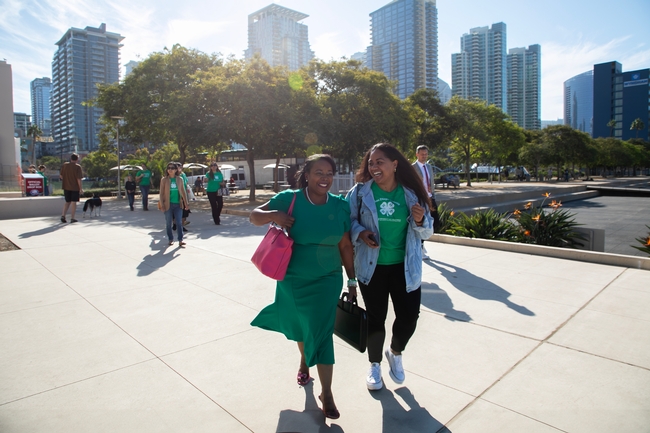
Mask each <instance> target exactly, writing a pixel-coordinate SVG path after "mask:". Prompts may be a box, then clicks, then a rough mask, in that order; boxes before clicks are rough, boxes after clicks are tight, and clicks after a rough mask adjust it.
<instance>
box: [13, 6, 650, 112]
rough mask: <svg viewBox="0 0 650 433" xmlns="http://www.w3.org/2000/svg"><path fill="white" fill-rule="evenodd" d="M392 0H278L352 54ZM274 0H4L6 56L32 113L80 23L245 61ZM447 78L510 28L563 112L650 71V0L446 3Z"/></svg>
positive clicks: (327, 44) (152, 46) (125, 54)
mask: <svg viewBox="0 0 650 433" xmlns="http://www.w3.org/2000/svg"><path fill="white" fill-rule="evenodd" d="M388 2H389V1H388V0H327V1H323V0H319V1H315V0H302V1H299V0H276V1H275V3H277V4H280V5H282V6H285V7H288V8H291V9H295V10H297V11H300V12H303V13H306V14H308V15H309V17H308V18H306V19H305V20H303V23H304V24H306V25H307V26H308V27H309V40H310V43H311V47H312V50H313V51H315V53H316V56H317V57H319V58H321V59H324V60H330V59H338V58H340V57H341V56H347V57H349V56H350V55H351V54H353V53H355V52H357V51H363V50H365V48H366V47H367V46H368V44H369V43H370V17H369V13H370V12H372V11H375V10H377V9H379V8H380V7H382V6H384V5H386V4H387V3H388ZM270 3H271V1H269V0H241V1H234V2H233V1H232V0H195V1H185V2H182V1H178V0H173V1H170V0H129V1H126V0H111V1H104V0H66V1H61V0H0V59H3V58H4V59H6V60H7V62H8V63H9V64H11V65H12V70H13V85H14V111H16V112H26V113H31V106H30V102H29V82H30V81H31V80H33V79H34V78H37V77H51V74H52V72H51V62H52V56H53V54H54V52H55V48H56V46H55V45H54V44H55V43H56V42H57V41H58V40H59V39H60V38H61V36H63V34H64V33H65V32H66V30H67V29H69V28H70V27H77V28H84V27H86V26H92V27H98V26H99V25H100V24H101V23H106V26H107V30H108V31H110V32H115V33H120V34H121V35H122V36H124V37H125V39H124V41H123V44H124V46H123V47H122V49H121V60H122V64H125V63H127V62H128V61H129V60H138V58H139V59H143V58H146V57H147V56H148V55H149V54H150V53H152V52H155V51H160V50H162V49H163V48H164V47H165V46H168V47H171V46H172V45H173V44H175V43H180V44H182V45H185V46H187V47H191V48H196V49H198V50H201V51H204V52H207V53H215V52H220V53H222V54H224V55H229V54H234V55H235V56H236V57H242V56H243V51H244V50H245V49H246V47H247V19H248V14H250V13H252V12H255V11H257V10H259V9H261V8H263V7H265V6H267V5H269V4H270ZM437 7H438V38H439V41H438V51H439V52H438V58H439V60H438V61H439V75H440V78H442V79H443V80H445V81H447V82H448V83H449V84H451V54H452V53H455V52H458V51H459V50H460V37H461V36H462V34H463V33H467V32H468V31H469V29H470V28H473V27H482V26H489V25H492V24H493V23H496V22H500V21H502V22H504V23H506V25H507V42H508V49H510V48H515V47H523V46H529V45H532V44H540V45H541V47H542V119H543V120H554V119H557V118H562V117H563V111H562V110H563V108H562V107H563V105H562V98H563V95H562V93H563V91H562V83H563V82H564V81H565V80H566V79H568V78H571V77H572V76H574V75H577V74H579V73H582V72H585V71H587V70H589V69H591V68H592V67H593V65H594V64H595V63H603V62H608V61H612V60H617V61H618V62H620V63H622V64H623V70H624V71H629V70H634V69H643V68H649V67H650V25H649V23H650V1H648V0H618V1H616V2H611V1H605V0H592V1H586V0H580V1H575V0H563V1H560V0H546V1H539V0H537V1H531V0H518V1H517V0H491V1H489V2H488V1H484V0H438V2H437Z"/></svg>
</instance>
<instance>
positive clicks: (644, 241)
mask: <svg viewBox="0 0 650 433" xmlns="http://www.w3.org/2000/svg"><path fill="white" fill-rule="evenodd" d="M646 227H647V228H648V230H650V226H646ZM636 240H637V242H639V243H640V244H641V246H640V247H638V246H636V245H632V248H636V249H637V250H639V251H643V252H644V253H647V254H648V255H650V231H649V232H648V236H646V237H644V238H636Z"/></svg>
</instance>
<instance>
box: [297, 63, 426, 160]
mask: <svg viewBox="0 0 650 433" xmlns="http://www.w3.org/2000/svg"><path fill="white" fill-rule="evenodd" d="M308 73H309V76H310V80H309V81H308V84H309V85H310V86H312V88H313V91H314V94H315V95H316V98H317V100H318V102H319V104H320V106H321V107H322V113H323V114H322V123H321V125H320V128H319V129H320V131H319V134H318V135H319V140H318V141H319V142H320V143H323V144H324V145H323V148H324V151H326V152H329V153H331V154H332V155H333V156H334V157H337V158H339V159H341V160H342V161H345V162H347V164H348V165H349V166H350V167H352V166H354V165H356V162H357V161H358V159H359V158H360V157H361V156H362V155H363V154H364V153H365V152H366V151H367V150H368V148H369V147H370V146H371V145H373V144H376V143H379V142H383V141H387V142H390V143H391V144H393V145H395V146H396V147H399V148H401V149H402V150H404V151H407V150H408V149H409V140H410V138H411V136H412V134H413V128H414V125H413V123H412V122H411V120H410V118H409V115H408V112H407V110H406V109H405V103H403V102H402V101H400V100H399V98H398V97H397V96H395V95H394V94H393V93H392V90H391V89H392V83H391V82H390V81H389V80H388V79H387V78H386V76H385V75H384V74H382V73H380V72H376V71H371V70H369V69H367V68H364V67H362V66H361V63H360V62H358V61H355V60H343V61H331V62H322V61H313V62H311V64H310V65H309V67H308Z"/></svg>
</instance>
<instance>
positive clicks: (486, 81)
mask: <svg viewBox="0 0 650 433" xmlns="http://www.w3.org/2000/svg"><path fill="white" fill-rule="evenodd" d="M451 68H452V73H451V92H452V95H457V96H459V97H461V98H464V99H481V100H483V101H487V102H488V103H489V104H494V105H496V106H497V107H499V108H501V109H502V110H503V111H504V112H505V111H506V110H507V100H506V90H507V87H506V25H505V23H496V24H492V27H490V28H488V27H476V28H473V29H470V31H469V33H465V34H464V35H463V36H461V38H460V53H455V54H452V55H451Z"/></svg>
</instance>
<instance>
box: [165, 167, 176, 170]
mask: <svg viewBox="0 0 650 433" xmlns="http://www.w3.org/2000/svg"><path fill="white" fill-rule="evenodd" d="M167 170H176V167H174V166H170V167H167Z"/></svg>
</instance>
